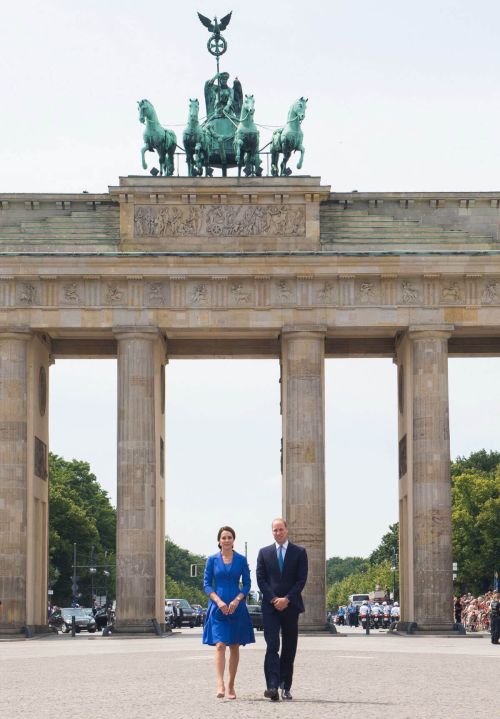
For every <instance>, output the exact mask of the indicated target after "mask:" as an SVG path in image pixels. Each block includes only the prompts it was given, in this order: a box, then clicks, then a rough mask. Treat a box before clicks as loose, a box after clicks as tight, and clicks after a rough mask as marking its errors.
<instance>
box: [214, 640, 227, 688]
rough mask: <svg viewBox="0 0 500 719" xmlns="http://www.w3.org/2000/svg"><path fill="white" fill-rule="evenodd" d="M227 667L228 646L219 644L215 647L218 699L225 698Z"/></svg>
mask: <svg viewBox="0 0 500 719" xmlns="http://www.w3.org/2000/svg"><path fill="white" fill-rule="evenodd" d="M225 666H226V645H225V644H224V643H223V642H218V643H217V644H216V645H215V673H216V675H217V697H218V698H219V699H221V698H222V697H223V696H224V691H225V689H224V669H225Z"/></svg>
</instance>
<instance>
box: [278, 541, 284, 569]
mask: <svg viewBox="0 0 500 719" xmlns="http://www.w3.org/2000/svg"><path fill="white" fill-rule="evenodd" d="M278 567H279V568H280V574H283V546H282V545H281V544H280V546H279V549H278Z"/></svg>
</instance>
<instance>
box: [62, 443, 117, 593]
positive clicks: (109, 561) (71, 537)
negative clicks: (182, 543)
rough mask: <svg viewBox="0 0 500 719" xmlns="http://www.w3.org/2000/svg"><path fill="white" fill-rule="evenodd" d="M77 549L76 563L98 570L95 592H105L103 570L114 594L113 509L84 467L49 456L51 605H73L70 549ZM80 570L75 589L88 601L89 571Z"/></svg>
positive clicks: (80, 464) (83, 463) (71, 550)
mask: <svg viewBox="0 0 500 719" xmlns="http://www.w3.org/2000/svg"><path fill="white" fill-rule="evenodd" d="M74 543H76V545H77V564H81V565H87V567H88V565H90V559H91V553H92V550H93V560H94V561H93V562H92V563H93V564H95V565H96V566H98V567H99V569H98V572H97V573H96V575H95V582H94V589H95V590H96V593H104V578H103V574H102V571H100V570H101V569H102V568H103V566H104V565H109V570H110V572H111V577H110V579H109V583H108V592H109V593H110V594H111V595H113V594H114V566H115V543H116V510H115V509H114V507H113V506H112V505H111V502H110V500H109V497H108V493H107V492H106V491H105V490H103V489H102V488H101V487H100V485H99V483H98V481H97V479H96V477H95V475H94V474H92V472H91V471H90V466H89V464H88V462H82V461H79V460H76V459H74V460H71V461H67V460H65V459H63V458H62V457H58V456H57V455H56V454H52V453H50V454H49V581H50V583H51V585H52V588H53V590H54V595H53V601H54V603H55V604H59V605H63V606H67V605H69V603H70V601H71V596H72V590H71V584H72V576H73V568H72V565H73V544H74ZM87 567H86V568H83V567H81V568H78V569H77V576H78V587H79V591H80V592H81V593H82V595H83V596H82V601H83V602H84V603H85V604H89V602H90V601H91V596H90V594H91V591H90V589H91V575H90V573H89V571H88V568H87Z"/></svg>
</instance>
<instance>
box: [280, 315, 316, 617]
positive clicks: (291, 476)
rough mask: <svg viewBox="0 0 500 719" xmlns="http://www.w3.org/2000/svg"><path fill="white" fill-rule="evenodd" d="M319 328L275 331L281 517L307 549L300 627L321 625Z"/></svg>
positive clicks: (295, 538)
mask: <svg viewBox="0 0 500 719" xmlns="http://www.w3.org/2000/svg"><path fill="white" fill-rule="evenodd" d="M325 333H326V328H325V327H320V328H318V327H311V328H298V327H284V328H283V332H282V335H281V413H282V417H283V516H284V518H285V519H286V521H287V523H288V527H289V530H290V539H291V541H292V542H295V543H297V544H301V545H303V546H304V547H306V549H307V553H308V556H309V579H308V582H307V585H306V589H305V592H304V602H305V604H306V612H305V614H304V615H302V618H301V627H302V629H308V630H321V629H324V628H325V623H326V597H325V585H326V577H325V448H324V443H325V429H324V428H325V391H324V385H325V381H324V357H325Z"/></svg>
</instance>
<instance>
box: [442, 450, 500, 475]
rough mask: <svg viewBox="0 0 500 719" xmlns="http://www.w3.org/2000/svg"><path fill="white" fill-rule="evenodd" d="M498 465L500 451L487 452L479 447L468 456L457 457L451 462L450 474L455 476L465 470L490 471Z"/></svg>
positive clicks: (499, 462) (499, 463)
mask: <svg viewBox="0 0 500 719" xmlns="http://www.w3.org/2000/svg"><path fill="white" fill-rule="evenodd" d="M499 465H500V452H493V451H490V452H487V451H486V450H485V449H480V450H479V451H478V452H472V453H471V454H470V455H469V456H468V457H457V458H456V460H455V461H454V462H452V463H451V476H452V477H456V476H458V475H459V474H462V473H463V472H465V471H467V470H471V471H473V472H474V471H476V470H477V471H479V472H492V471H493V470H495V469H496V468H497V467H498V466H499Z"/></svg>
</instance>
